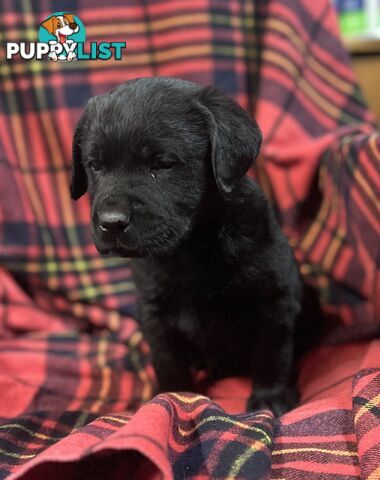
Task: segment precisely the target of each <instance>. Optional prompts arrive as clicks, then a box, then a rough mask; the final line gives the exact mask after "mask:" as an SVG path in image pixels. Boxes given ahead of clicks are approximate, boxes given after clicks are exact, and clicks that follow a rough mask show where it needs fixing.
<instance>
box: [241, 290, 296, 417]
mask: <svg viewBox="0 0 380 480" xmlns="http://www.w3.org/2000/svg"><path fill="white" fill-rule="evenodd" d="M259 311H260V316H259V317H258V318H259V322H260V324H259V325H257V327H256V333H255V347H254V349H253V352H252V368H253V394H252V395H251V397H250V398H249V400H248V405H247V407H248V409H249V410H256V409H263V408H270V409H271V410H272V411H273V412H274V414H275V415H277V416H279V415H282V414H283V413H285V412H287V411H288V410H289V409H290V408H292V407H294V406H295V405H296V403H297V391H296V387H295V365H294V342H293V330H294V324H295V319H296V316H297V314H298V311H299V304H298V302H297V301H295V300H294V299H293V298H285V299H281V300H280V301H277V302H272V303H271V302H269V304H268V306H266V307H261V308H259ZM256 334H257V336H256Z"/></svg>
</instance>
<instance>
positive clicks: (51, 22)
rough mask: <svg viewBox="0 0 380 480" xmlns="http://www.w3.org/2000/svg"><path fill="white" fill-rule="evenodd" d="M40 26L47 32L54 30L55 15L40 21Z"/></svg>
mask: <svg viewBox="0 0 380 480" xmlns="http://www.w3.org/2000/svg"><path fill="white" fill-rule="evenodd" d="M41 26H42V27H44V28H45V29H46V30H47V31H48V32H49V33H53V32H54V31H55V30H56V26H57V19H56V17H50V18H48V19H47V20H45V21H44V22H42V23H41Z"/></svg>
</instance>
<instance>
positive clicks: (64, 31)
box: [41, 13, 79, 62]
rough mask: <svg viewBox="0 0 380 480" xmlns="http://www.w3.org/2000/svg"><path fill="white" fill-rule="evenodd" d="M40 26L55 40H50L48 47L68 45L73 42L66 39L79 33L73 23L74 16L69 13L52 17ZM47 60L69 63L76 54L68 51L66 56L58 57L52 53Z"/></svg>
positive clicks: (77, 26)
mask: <svg viewBox="0 0 380 480" xmlns="http://www.w3.org/2000/svg"><path fill="white" fill-rule="evenodd" d="M41 25H42V27H44V28H45V29H46V30H47V31H48V32H49V33H50V34H51V35H54V36H55V37H56V39H57V40H50V41H49V44H50V45H54V44H57V43H61V44H64V43H66V44H67V45H70V44H72V43H74V42H73V40H70V39H68V38H67V37H69V36H70V35H72V34H73V33H77V32H78V31H79V25H78V24H77V23H76V22H75V20H74V15H72V14H71V13H64V14H62V15H56V16H52V17H50V18H48V19H47V20H45V21H44V22H42V23H41ZM49 58H50V60H53V61H54V62H56V61H57V60H67V61H69V62H71V61H72V60H73V59H74V58H76V54H75V52H71V51H69V52H68V53H67V56H66V55H64V54H61V55H59V56H58V55H57V53H56V52H54V51H52V52H50V53H49Z"/></svg>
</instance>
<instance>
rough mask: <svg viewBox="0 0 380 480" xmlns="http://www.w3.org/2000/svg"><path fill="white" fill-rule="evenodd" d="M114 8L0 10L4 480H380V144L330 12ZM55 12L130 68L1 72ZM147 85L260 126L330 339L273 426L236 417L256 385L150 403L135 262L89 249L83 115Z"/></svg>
mask: <svg viewBox="0 0 380 480" xmlns="http://www.w3.org/2000/svg"><path fill="white" fill-rule="evenodd" d="M126 3H127V5H126ZM103 4H104V2H100V1H93V2H89V1H88V2H87V1H84V0H82V1H71V2H66V1H60V2H58V1H49V0H46V1H37V0H36V1H32V0H29V1H22V2H21V1H13V2H11V1H10V0H4V1H3V2H2V3H1V5H0V12H1V15H0V25H1V38H0V41H1V42H0V58H1V65H0V75H1V82H0V89H1V90H0V92H1V97H0V115H1V117H0V188H1V190H0V192H1V208H0V216H1V217H0V260H1V265H2V268H1V270H0V295H1V305H0V314H1V315H0V334H1V340H0V363H1V365H2V368H1V370H0V391H1V397H0V464H1V467H0V478H20V479H23V480H24V479H44V478H56V479H57V480H59V479H60V478H62V479H65V480H67V479H71V478H72V479H74V478H75V479H76V478H83V479H85V478H91V479H96V478H102V479H104V478H110V479H111V478H112V479H119V478H120V479H121V478H136V479H139V478H141V479H144V480H147V479H155V478H165V479H172V478H175V479H180V478H181V479H182V478H194V479H199V480H201V479H207V478H217V479H227V478H240V479H244V478H247V479H248V478H263V479H264V478H273V479H282V478H286V479H293V478H294V479H298V478H311V479H313V478H315V479H320V478H324V479H327V480H330V479H331V480H339V479H342V480H343V479H351V478H352V479H357V478H362V479H372V480H374V479H379V478H380V469H379V465H380V447H379V445H378V437H379V431H380V422H379V418H380V415H379V411H380V410H379V409H380V349H379V341H377V340H371V341H369V340H368V337H369V336H372V335H373V334H374V333H375V332H378V331H379V322H380V315H379V312H380V304H379V299H380V292H379V281H378V271H377V265H376V261H377V262H378V260H379V258H380V255H379V241H378V238H379V230H380V222H379V197H378V192H379V190H380V179H379V159H380V137H379V135H378V134H377V133H376V130H375V125H374V119H373V117H372V115H371V114H370V113H369V112H368V110H367V108H366V106H365V103H364V101H363V98H362V95H361V92H360V90H359V88H358V86H357V84H356V82H355V79H354V77H353V73H352V70H351V68H350V65H349V60H348V57H347V54H346V53H345V52H344V50H343V48H342V46H341V44H340V41H339V38H338V33H337V24H336V19H335V16H334V13H333V11H332V9H331V7H330V2H329V1H328V0H320V1H319V2H309V1H307V0H292V1H290V0H266V1H264V0H256V1H255V2H253V0H230V1H228V2H223V1H222V0H192V1H191V2H187V1H185V0H171V1H169V0H151V1H146V2H145V1H144V2H138V1H130V2H122V1H120V0H118V1H114V2H112V5H111V6H104V5H103ZM62 10H67V11H70V12H72V13H74V14H75V15H78V16H79V18H80V19H81V20H82V21H83V23H84V25H85V26H86V32H87V41H89V42H92V41H126V42H127V54H126V55H125V56H124V58H123V60H122V61H107V62H102V61H78V62H72V63H53V62H47V61H46V62H35V61H30V62H28V61H23V60H21V59H15V60H13V61H11V62H5V61H4V60H3V59H4V58H5V52H4V42H5V41H36V40H37V31H38V26H39V23H40V22H41V21H43V20H44V19H45V18H46V16H48V15H49V14H51V13H52V12H54V11H62ZM150 75H171V76H177V77H180V78H184V79H188V80H194V81H197V82H199V83H203V84H214V85H217V86H219V87H220V88H222V89H223V90H225V91H226V92H227V93H228V94H230V95H231V96H233V97H234V98H236V99H237V101H239V102H240V103H241V105H242V106H243V107H245V108H247V109H248V110H249V111H251V112H255V114H256V117H257V119H258V121H259V124H260V126H261V128H262V130H263V132H264V138H265V141H264V145H263V148H262V154H261V156H260V158H259V159H258V161H257V164H256V167H255V169H254V170H253V171H252V172H251V173H252V175H254V176H255V177H256V178H257V179H258V181H259V182H260V183H261V185H262V186H263V188H264V189H265V191H266V192H267V193H268V195H269V197H270V198H271V199H272V201H273V204H274V206H275V207H276V208H277V210H278V216H279V219H280V221H281V223H282V226H283V229H284V231H285V233H286V234H287V235H288V237H289V240H290V242H291V244H292V245H293V246H294V249H295V252H296V256H297V259H298V261H299V263H300V268H301V272H302V273H303V275H304V277H305V279H306V280H307V282H309V283H310V284H311V285H312V286H314V287H315V288H316V289H317V291H318V292H319V295H320V299H321V302H322V306H323V309H324V313H325V316H326V318H327V319H328V320H329V321H330V324H331V325H332V326H333V327H334V328H332V329H331V333H330V335H329V338H327V339H326V343H330V345H326V346H325V347H322V348H320V349H319V350H317V351H315V352H312V353H310V354H309V355H308V356H307V357H306V358H305V359H304V361H303V362H302V365H301V368H300V375H299V385H300V391H301V402H300V406H299V407H298V408H297V409H295V410H294V411H292V412H290V413H288V414H287V415H284V416H283V417H282V418H281V419H278V420H274V419H273V416H272V414H271V412H269V411H261V412H251V413H248V414H243V413H241V412H243V410H244V404H245V400H246V398H247V396H248V394H249V390H250V385H249V382H248V380H246V379H237V378H236V379H232V378H230V379H226V380H224V381H221V382H219V383H217V384H216V385H211V386H210V385H201V384H200V386H199V389H200V390H199V391H200V392H201V393H202V395H196V394H167V395H161V396H159V397H155V398H153V399H152V400H150V399H151V398H152V392H153V386H154V373H153V371H152V367H151V365H150V362H149V354H148V348H147V345H146V344H145V343H144V341H143V339H142V337H141V333H140V331H139V329H138V326H137V324H136V322H135V321H134V319H133V316H134V303H135V299H134V290H133V283H132V280H131V274H130V270H129V267H128V263H127V262H126V261H125V260H122V259H118V258H111V257H107V258H101V257H100V256H99V255H98V254H97V252H96V250H95V248H94V246H93V244H92V240H91V237H90V232H89V205H88V199H87V198H83V199H81V200H80V201H79V202H78V203H76V204H74V203H73V202H72V201H71V200H70V198H69V191H68V183H69V169H70V150H71V139H72V133H73V128H74V125H75V123H76V121H77V119H78V118H79V115H80V113H81V111H82V108H83V105H84V103H85V102H86V100H87V99H88V98H89V97H90V96H92V95H94V94H97V93H101V92H104V91H106V90H109V89H110V88H113V87H114V86H116V85H117V84H119V83H121V82H122V81H125V80H127V79H129V78H133V77H137V76H150ZM376 275H377V277H376ZM359 339H362V340H363V341H362V342H361V343H346V344H345V345H339V346H336V345H331V344H332V343H337V342H342V341H344V340H345V341H346V342H347V341H352V340H359ZM364 339H366V340H365V341H364ZM203 395H206V396H203ZM148 400H150V401H148ZM147 401H148V402H147ZM142 404H143V406H142V407H141V408H140V409H139V410H138V411H137V413H135V414H133V412H135V411H136V410H137V409H138V407H139V406H141V405H142Z"/></svg>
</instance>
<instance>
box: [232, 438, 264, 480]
mask: <svg viewBox="0 0 380 480" xmlns="http://www.w3.org/2000/svg"><path fill="white" fill-rule="evenodd" d="M266 448H267V447H266V445H265V443H263V442H260V441H258V440H255V441H254V442H253V444H252V445H250V446H249V447H248V448H247V449H246V450H245V452H244V453H242V454H241V455H239V456H238V457H237V458H236V459H235V461H234V462H233V464H232V465H231V468H230V471H229V472H228V474H227V477H226V479H228V480H232V479H236V477H237V476H238V474H239V472H240V470H241V469H242V467H243V465H244V464H245V463H246V462H247V461H248V460H249V459H250V458H251V457H252V455H254V454H255V453H257V452H259V451H262V450H264V449H266Z"/></svg>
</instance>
